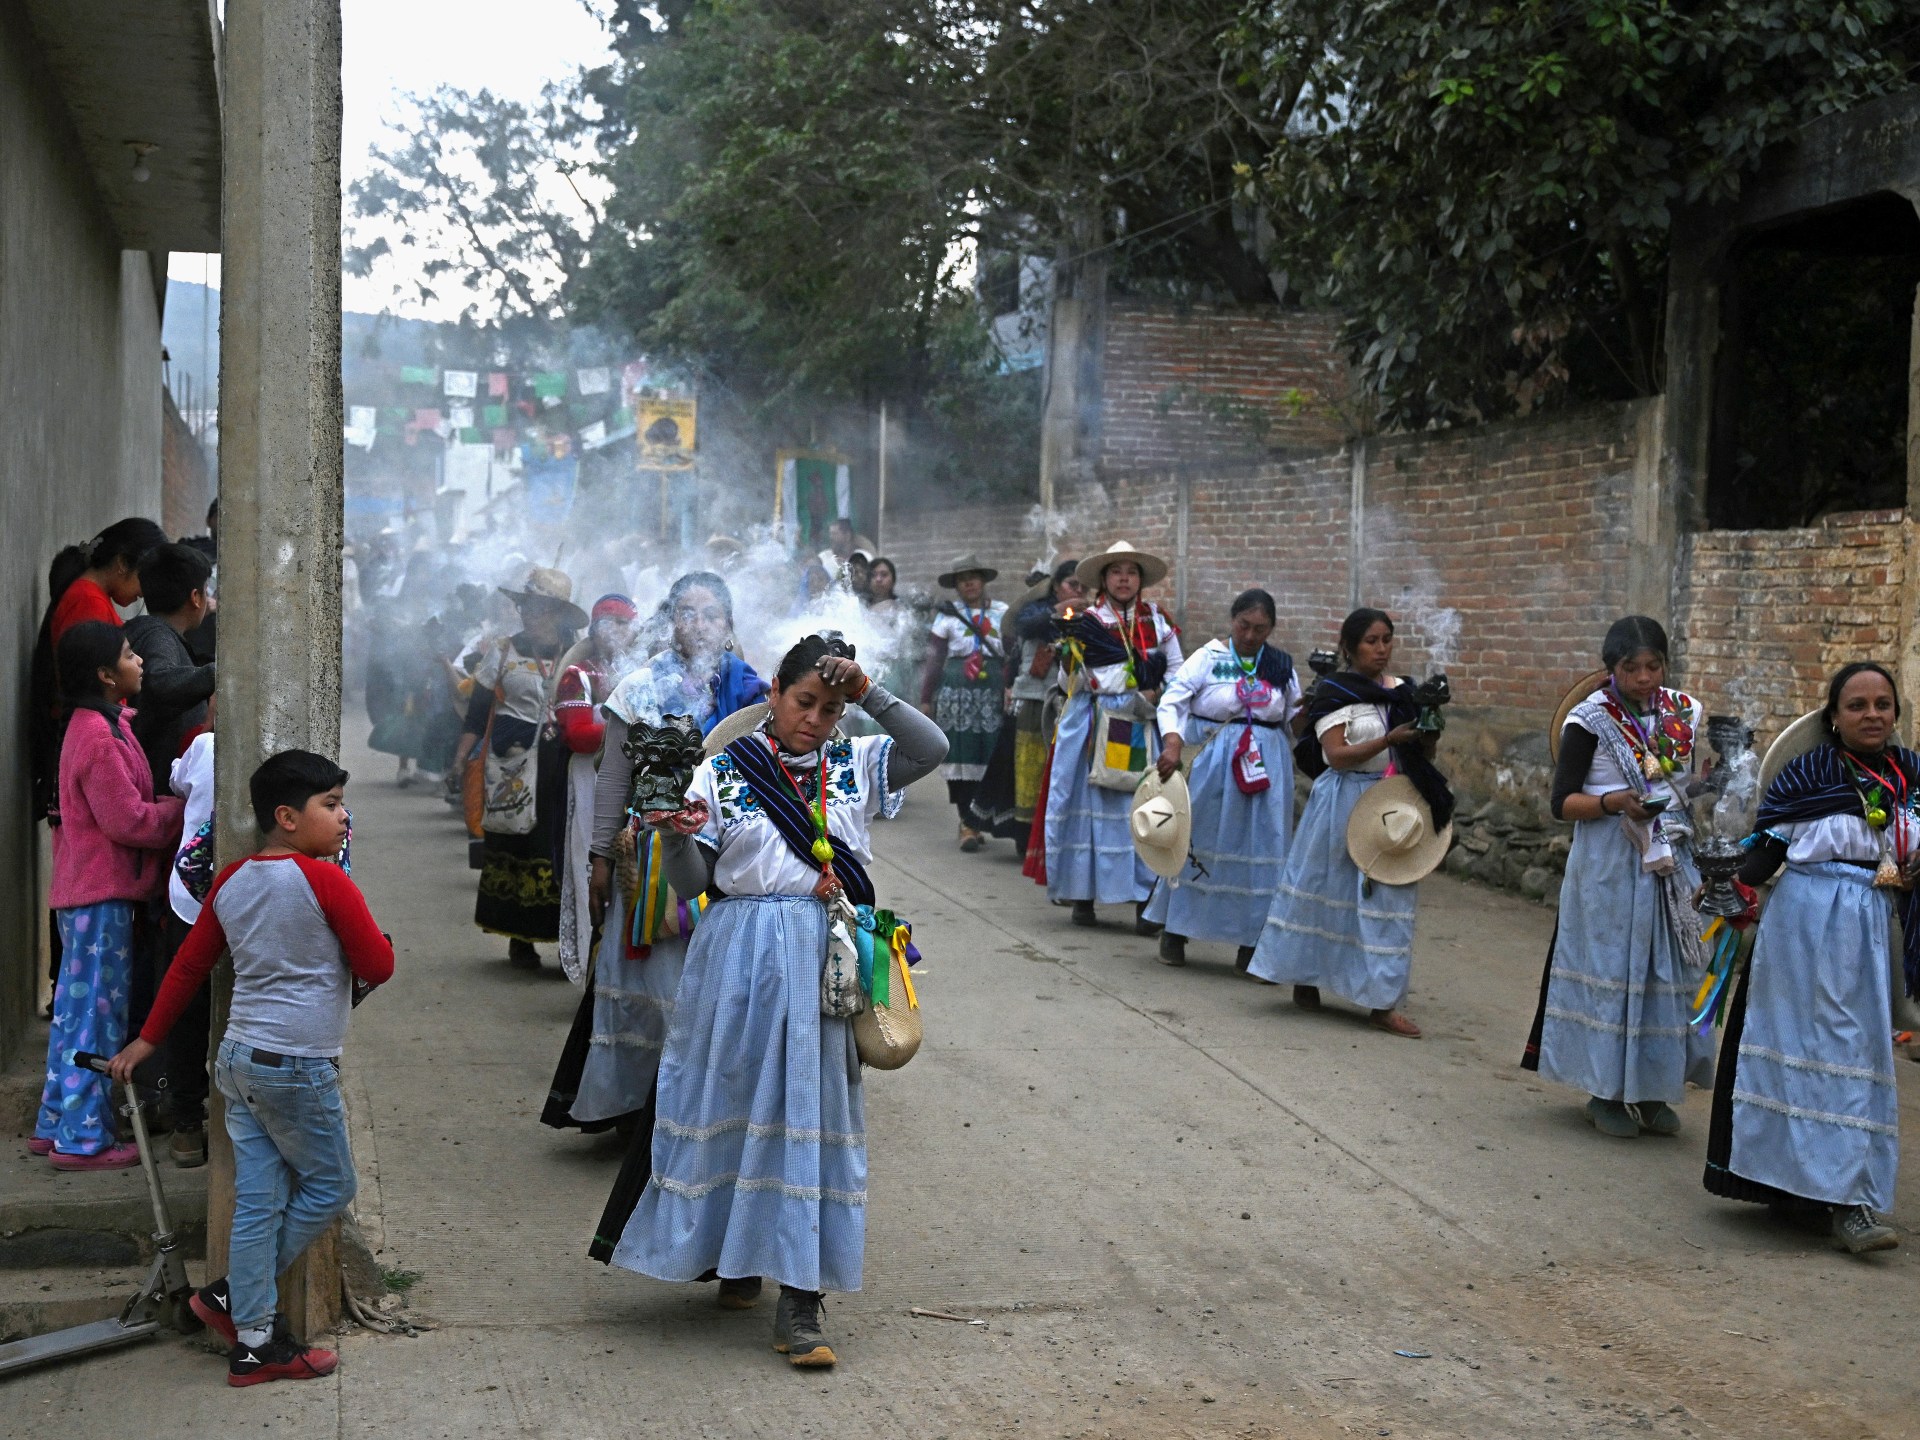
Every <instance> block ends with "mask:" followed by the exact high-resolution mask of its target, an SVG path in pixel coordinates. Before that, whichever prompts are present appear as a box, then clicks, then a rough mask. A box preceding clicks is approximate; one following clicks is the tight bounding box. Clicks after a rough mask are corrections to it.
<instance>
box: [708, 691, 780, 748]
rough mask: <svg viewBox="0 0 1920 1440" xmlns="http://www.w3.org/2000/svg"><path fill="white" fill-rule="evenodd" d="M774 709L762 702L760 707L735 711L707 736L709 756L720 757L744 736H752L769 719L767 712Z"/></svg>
mask: <svg viewBox="0 0 1920 1440" xmlns="http://www.w3.org/2000/svg"><path fill="white" fill-rule="evenodd" d="M772 708H773V707H772V706H771V705H769V704H767V702H766V701H764V700H762V701H761V702H760V703H759V704H758V705H749V706H747V707H746V709H744V710H736V711H734V712H733V714H731V715H729V716H727V718H726V719H724V720H722V721H721V722H720V723H719V724H718V725H716V726H714V727H713V730H712V732H711V733H710V734H709V735H708V736H707V746H706V749H707V754H708V755H710V756H711V755H718V754H719V753H720V752H721V751H722V750H724V749H726V748H727V746H729V745H731V744H732V743H733V742H734V741H736V740H738V739H739V738H740V737H741V736H742V735H751V734H752V733H753V732H754V731H756V730H758V729H759V728H760V725H761V722H762V721H764V720H765V719H766V718H767V712H768V711H769V710H771V709H772Z"/></svg>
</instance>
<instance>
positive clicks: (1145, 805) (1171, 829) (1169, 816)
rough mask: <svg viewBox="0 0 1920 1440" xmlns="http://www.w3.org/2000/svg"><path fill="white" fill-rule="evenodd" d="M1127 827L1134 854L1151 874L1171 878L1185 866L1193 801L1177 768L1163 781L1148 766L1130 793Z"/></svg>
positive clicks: (1190, 830)
mask: <svg viewBox="0 0 1920 1440" xmlns="http://www.w3.org/2000/svg"><path fill="white" fill-rule="evenodd" d="M1127 828H1128V829H1129V830H1130V831H1131V832H1132V834H1133V853H1134V854H1136V855H1138V856H1139V857H1140V858H1141V859H1142V860H1143V861H1145V862H1146V866H1147V868H1148V869H1149V870H1151V871H1153V873H1154V874H1156V875H1160V876H1164V877H1165V878H1166V879H1169V880H1171V879H1172V878H1173V877H1174V876H1176V875H1178V874H1179V873H1180V872H1181V871H1182V870H1184V869H1186V867H1187V850H1188V848H1189V847H1190V845H1191V843H1192V840H1193V804H1192V800H1191V798H1190V797H1189V795H1188V794H1187V777H1186V776H1184V775H1182V774H1181V773H1180V772H1179V771H1178V770H1176V771H1174V772H1173V774H1171V775H1169V776H1168V777H1167V778H1166V779H1165V780H1162V779H1161V778H1160V772H1159V771H1158V770H1155V769H1152V768H1149V769H1148V770H1147V773H1146V775H1145V776H1144V777H1143V778H1142V779H1141V781H1140V788H1139V789H1137V790H1135V791H1134V792H1133V810H1132V813H1131V814H1130V815H1129V817H1128V822H1127Z"/></svg>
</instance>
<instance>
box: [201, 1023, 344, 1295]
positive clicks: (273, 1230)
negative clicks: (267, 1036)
mask: <svg viewBox="0 0 1920 1440" xmlns="http://www.w3.org/2000/svg"><path fill="white" fill-rule="evenodd" d="M261 1053H262V1052H259V1051H256V1050H255V1049H254V1048H253V1047H252V1046H250V1045H246V1044H244V1043H242V1042H240V1041H237V1040H222V1041H221V1042H220V1053H219V1055H218V1057H217V1058H216V1059H215V1061H214V1065H213V1083H214V1084H215V1085H217V1086H219V1087H220V1093H221V1095H222V1096H224V1097H225V1099H226V1102H227V1134H228V1136H229V1137H230V1138H231V1139H232V1141H233V1237H232V1239H231V1240H229V1241H228V1243H227V1285H228V1288H229V1290H230V1291H231V1301H230V1303H231V1304H232V1307H233V1323H234V1325H235V1326H236V1327H238V1328H239V1329H242V1330H245V1329H248V1328H250V1327H256V1326H265V1325H270V1324H272V1323H273V1315H274V1310H275V1308H276V1303H275V1302H276V1296H277V1291H276V1289H275V1285H274V1281H275V1278H276V1277H277V1276H279V1275H281V1274H284V1273H285V1272H286V1270H287V1269H288V1268H289V1267H290V1266H291V1265H292V1264H293V1262H294V1261H295V1260H298V1259H299V1258H300V1252H301V1251H302V1250H305V1249H306V1248H307V1246H308V1245H309V1244H311V1243H312V1242H313V1240H314V1239H315V1237H317V1236H318V1235H319V1234H320V1233H321V1232H322V1231H323V1230H325V1229H326V1228H327V1226H328V1225H330V1224H332V1223H333V1220H334V1217H335V1216H337V1215H339V1214H340V1213H341V1212H342V1211H344V1210H345V1209H346V1208H347V1206H348V1204H349V1203H350V1202H351V1201H352V1200H353V1193H354V1184H355V1182H354V1173H353V1156H352V1154H351V1153H350V1152H349V1150H348V1148H347V1112H346V1107H345V1106H344V1105H342V1104H341V1102H340V1068H339V1066H338V1064H337V1063H336V1062H334V1061H332V1060H327V1059H309V1058H304V1057H301V1056H294V1055H286V1056H279V1057H277V1058H278V1059H279V1062H280V1063H279V1064H277V1065H270V1064H265V1063H263V1062H262V1061H261V1060H259V1059H257V1058H256V1057H257V1056H258V1055H260V1054H261Z"/></svg>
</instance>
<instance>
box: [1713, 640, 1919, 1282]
mask: <svg viewBox="0 0 1920 1440" xmlns="http://www.w3.org/2000/svg"><path fill="white" fill-rule="evenodd" d="M1899 715H1900V696H1899V692H1898V691H1897V690H1896V689H1895V687H1894V683H1893V677H1892V676H1891V675H1889V674H1888V673H1887V671H1886V670H1884V669H1882V668H1881V667H1880V666H1878V665H1874V664H1871V663H1863V664H1853V665H1848V666H1845V667H1844V668H1842V669H1841V670H1839V671H1838V672H1837V673H1836V674H1835V675H1834V676H1833V678H1832V679H1831V680H1830V681H1829V682H1828V684H1827V698H1826V705H1825V707H1824V708H1823V709H1822V710H1819V711H1815V712H1814V713H1813V714H1812V715H1810V716H1803V717H1802V718H1801V719H1800V720H1798V721H1796V722H1795V723H1794V724H1793V725H1792V726H1790V727H1789V728H1788V730H1787V732H1786V733H1785V734H1783V735H1782V736H1781V737H1780V739H1779V740H1777V741H1776V742H1774V746H1773V748H1772V749H1771V750H1770V751H1769V752H1768V754H1767V758H1766V761H1765V763H1764V764H1763V765H1762V767H1761V768H1762V775H1763V777H1764V776H1765V774H1766V773H1767V772H1768V771H1776V772H1777V773H1775V774H1774V776H1773V779H1772V782H1771V783H1770V784H1769V785H1768V786H1767V789H1766V795H1765V797H1764V798H1763V799H1762V800H1761V803H1760V810H1759V814H1758V815H1757V817H1756V818H1755V823H1754V833H1753V837H1752V839H1751V840H1749V841H1748V853H1747V859H1746V861H1745V862H1744V863H1743V864H1742V866H1741V868H1740V876H1739V878H1740V879H1741V881H1742V882H1744V883H1745V884H1747V885H1759V884H1761V883H1763V882H1764V881H1766V880H1767V879H1769V878H1770V877H1771V876H1773V875H1774V874H1775V873H1776V872H1777V871H1779V869H1780V868H1781V866H1782V865H1784V866H1785V867H1786V874H1785V875H1784V876H1782V877H1781V879H1780V883H1779V884H1778V885H1776V886H1775V887H1774V891H1773V895H1772V898H1771V899H1769V900H1768V901H1767V905H1766V911H1765V913H1764V914H1763V915H1762V916H1761V917H1760V924H1759V929H1758V932H1757V934H1756V936H1755V939H1754V945H1753V959H1752V962H1751V963H1750V964H1749V965H1748V967H1747V971H1746V974H1745V975H1744V976H1743V977H1742V978H1741V980H1740V985H1739V989H1738V990H1737V991H1736V992H1735V994H1734V997H1733V1004H1732V1007H1731V1008H1730V1009H1729V1011H1728V1013H1727V1033H1726V1036H1725V1038H1724V1039H1723V1041H1722V1042H1721V1046H1720V1068H1719V1074H1718V1076H1717V1077H1716V1079H1715V1082H1714V1087H1713V1112H1712V1117H1711V1120H1710V1122H1709V1125H1708V1130H1707V1168H1706V1175H1705V1183H1706V1187H1707V1189H1708V1190H1709V1191H1711V1192H1712V1193H1713V1194H1715V1195H1721V1196H1725V1197H1726V1198H1727V1199H1730V1200H1750V1201H1754V1202H1756V1203H1760V1204H1767V1205H1772V1206H1774V1207H1775V1208H1776V1209H1777V1210H1779V1211H1781V1212H1783V1213H1784V1214H1786V1215H1788V1216H1790V1217H1793V1218H1797V1219H1801V1220H1807V1221H1818V1222H1821V1223H1823V1224H1825V1225H1826V1226H1827V1227H1828V1228H1829V1229H1830V1231H1831V1233H1832V1235H1833V1237H1834V1239H1835V1240H1836V1241H1837V1242H1838V1243H1839V1244H1840V1245H1841V1246H1842V1247H1843V1248H1845V1249H1847V1250H1849V1251H1851V1252H1852V1253H1854V1254H1856V1255H1857V1254H1861V1253H1864V1252H1866V1251H1870V1250H1891V1249H1892V1248H1894V1247H1895V1246H1896V1245H1898V1244H1899V1243H1900V1237H1899V1235H1898V1234H1897V1233H1896V1232H1895V1231H1894V1230H1893V1229H1892V1227H1890V1226H1888V1225H1885V1224H1882V1223H1881V1222H1880V1220H1879V1219H1878V1218H1877V1217H1876V1215H1875V1212H1876V1211H1879V1212H1885V1211H1888V1210H1890V1209H1892V1208H1893V1197H1894V1179H1895V1175H1896V1173H1897V1171H1898V1169H1899V1164H1900V1101H1899V1093H1898V1090H1897V1088H1896V1086H1895V1081H1894V1073H1893V1069H1894V1058H1893V1057H1894V1051H1893V1038H1892V1033H1891V1032H1892V1029H1893V1026H1892V1023H1891V1020H1890V1011H1891V1007H1892V1004H1893V987H1892V981H1891V975H1890V971H1889V967H1888V965H1887V962H1886V958H1885V957H1886V955H1887V953H1888V951H1889V949H1890V948H1891V946H1892V944H1893V939H1892V937H1893V934H1894V933H1895V927H1894V925H1893V919H1894V916H1895V914H1896V913H1897V914H1898V915H1899V917H1900V920H1901V922H1902V924H1901V927H1900V930H1899V933H1900V934H1901V936H1902V940H1903V945H1904V950H1903V953H1902V955H1901V961H1902V964H1901V969H1902V971H1903V974H1904V978H1905V983H1906V990H1907V993H1908V994H1910V995H1911V994H1914V993H1915V992H1916V990H1920V890H1916V888H1915V880H1916V878H1917V877H1920V755H1916V754H1914V752H1913V751H1911V750H1907V749H1904V748H1902V747H1901V746H1900V745H1898V744H1897V743H1895V740H1894V722H1895V721H1896V720H1897V719H1898V718H1899ZM1803 748H1804V753H1798V754H1795V752H1796V751H1800V750H1802V749H1803ZM1789 755H1792V756H1793V758H1791V759H1786V757H1787V756H1789ZM1783 760H1784V762H1785V763H1784V764H1783V763H1782V761H1783Z"/></svg>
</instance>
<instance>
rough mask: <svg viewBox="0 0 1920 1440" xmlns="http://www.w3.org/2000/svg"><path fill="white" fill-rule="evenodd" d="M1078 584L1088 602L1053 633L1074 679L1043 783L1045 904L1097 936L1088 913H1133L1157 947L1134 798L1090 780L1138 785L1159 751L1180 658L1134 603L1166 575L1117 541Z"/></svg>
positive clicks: (1158, 618) (1085, 568)
mask: <svg viewBox="0 0 1920 1440" xmlns="http://www.w3.org/2000/svg"><path fill="white" fill-rule="evenodd" d="M1074 573H1075V575H1076V576H1077V578H1078V579H1079V581H1080V583H1081V584H1082V585H1084V586H1085V587H1086V588H1087V590H1088V591H1089V592H1091V593H1092V594H1093V597H1094V598H1093V603H1092V604H1091V605H1088V606H1086V607H1084V608H1082V609H1080V610H1078V611H1073V610H1069V611H1068V613H1067V615H1066V617H1065V618H1063V619H1062V620H1061V621H1060V622H1059V629H1060V637H1061V641H1062V649H1063V655H1064V663H1065V664H1066V666H1067V668H1068V671H1069V674H1070V675H1071V677H1072V678H1071V680H1070V682H1069V691H1068V698H1067V705H1066V709H1065V710H1063V711H1062V712H1061V715H1060V725H1059V728H1058V730H1056V731H1055V732H1054V742H1053V760H1052V762H1051V769H1050V770H1049V772H1048V787H1047V809H1046V820H1045V830H1044V834H1045V836H1046V864H1047V871H1046V874H1047V896H1048V898H1049V899H1051V900H1053V901H1054V902H1055V903H1056V904H1059V903H1063V902H1070V903H1071V904H1072V906H1073V923H1074V924H1076V925H1087V926H1092V925H1097V924H1098V923H1099V919H1098V917H1097V916H1096V915H1095V913H1094V906H1096V905H1124V904H1131V905H1132V906H1133V907H1134V930H1135V931H1136V932H1137V933H1138V934H1141V935H1155V934H1158V933H1159V927H1157V926H1155V925H1154V924H1153V923H1152V922H1150V921H1149V920H1147V919H1146V916H1145V914H1144V911H1145V909H1146V903H1147V897H1148V896H1149V895H1150V894H1152V893H1153V872H1152V871H1151V870H1149V869H1148V868H1147V867H1146V864H1145V863H1144V862H1143V861H1142V860H1141V859H1140V858H1139V856H1137V855H1136V854H1134V850H1133V833H1132V830H1131V829H1130V828H1129V824H1128V817H1129V815H1130V814H1131V812H1132V809H1133V790H1132V786H1131V784H1128V785H1127V788H1124V789H1121V788H1113V787H1112V786H1109V785H1096V784H1094V783H1093V779H1092V774H1091V772H1092V768H1093V766H1094V764H1095V763H1096V761H1102V762H1104V763H1105V764H1106V765H1107V766H1110V767H1112V769H1111V770H1110V771H1109V772H1108V773H1109V774H1111V775H1114V776H1115V777H1116V778H1119V779H1121V780H1122V782H1123V783H1124V782H1125V780H1126V777H1127V776H1128V775H1129V774H1130V776H1131V780H1132V781H1135V782H1137V781H1138V780H1139V779H1140V778H1141V777H1142V776H1144V775H1145V774H1146V769H1147V766H1149V765H1151V764H1152V763H1153V759H1154V756H1155V755H1157V754H1158V753H1159V751H1160V737H1159V735H1158V733H1157V731H1156V727H1155V724H1154V718H1153V716H1154V710H1153V707H1154V705H1155V704H1156V703H1157V702H1158V700H1159V696H1160V688H1161V686H1162V685H1163V684H1164V683H1165V681H1166V677H1167V674H1168V672H1169V671H1171V670H1175V669H1178V668H1179V666H1180V663H1181V661H1182V660H1183V658H1184V657H1183V655H1182V654H1181V650H1180V632H1179V630H1178V629H1177V628H1176V627H1175V625H1174V623H1173V621H1172V619H1171V618H1170V617H1169V616H1168V615H1167V613H1166V612H1165V611H1164V610H1162V609H1160V607H1159V606H1157V605H1155V604H1154V603H1153V602H1152V601H1150V600H1148V599H1146V598H1145V596H1143V595H1142V594H1141V593H1140V592H1141V591H1142V590H1144V589H1146V588H1147V587H1148V586H1149V585H1153V584H1155V583H1157V582H1158V581H1160V580H1162V579H1164V578H1165V577H1166V573H1167V565H1166V562H1165V561H1164V560H1162V559H1160V558H1159V557H1158V556H1156V555H1149V554H1146V553H1145V552H1144V551H1140V550H1136V549H1134V548H1133V546H1131V545H1129V544H1127V542H1126V541H1124V540H1121V541H1116V542H1114V543H1113V544H1112V545H1109V546H1108V547H1107V548H1106V549H1105V550H1102V551H1101V552H1100V553H1099V554H1097V555H1090V556H1088V557H1087V558H1086V559H1085V560H1082V561H1081V562H1080V565H1079V568H1078V569H1077V570H1076V571H1075V572H1074ZM1129 767H1131V768H1130V769H1129Z"/></svg>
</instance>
